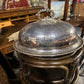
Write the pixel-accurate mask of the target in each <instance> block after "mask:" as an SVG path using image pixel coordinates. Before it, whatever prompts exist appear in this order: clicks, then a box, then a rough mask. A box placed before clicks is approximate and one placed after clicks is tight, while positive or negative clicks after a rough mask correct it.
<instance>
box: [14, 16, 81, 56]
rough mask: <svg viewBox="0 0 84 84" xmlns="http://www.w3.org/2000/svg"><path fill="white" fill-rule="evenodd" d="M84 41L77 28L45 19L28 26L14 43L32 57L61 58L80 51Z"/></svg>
mask: <svg viewBox="0 0 84 84" xmlns="http://www.w3.org/2000/svg"><path fill="white" fill-rule="evenodd" d="M82 46H83V41H82V39H81V38H80V37H79V36H78V35H77V32H76V30H75V28H74V27H73V26H72V25H71V24H69V23H67V22H64V21H57V20H55V19H53V18H46V19H45V18H44V19H42V20H39V21H37V22H34V23H30V24H27V25H26V26H25V27H24V28H23V29H22V30H21V31H20V33H19V39H18V40H17V41H16V42H14V48H15V49H16V50H17V51H18V52H21V53H24V54H27V55H30V56H59V55H64V54H69V53H72V52H75V51H77V50H79V49H80V48H81V47H82Z"/></svg>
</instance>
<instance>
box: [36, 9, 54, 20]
mask: <svg viewBox="0 0 84 84" xmlns="http://www.w3.org/2000/svg"><path fill="white" fill-rule="evenodd" d="M42 12H49V13H50V18H54V16H55V14H54V12H53V11H52V10H50V9H42V10H40V11H39V12H38V13H37V14H36V16H37V17H38V18H39V19H40V20H42V18H41V17H40V14H41V13H42ZM47 17H49V16H47ZM44 18H46V17H44Z"/></svg>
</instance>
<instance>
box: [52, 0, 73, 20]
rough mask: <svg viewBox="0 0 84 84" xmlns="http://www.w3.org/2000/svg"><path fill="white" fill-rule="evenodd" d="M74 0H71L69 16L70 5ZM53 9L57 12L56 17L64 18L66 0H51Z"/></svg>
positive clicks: (68, 13)
mask: <svg viewBox="0 0 84 84" xmlns="http://www.w3.org/2000/svg"><path fill="white" fill-rule="evenodd" d="M71 4H72V0H69V6H68V12H67V16H69V15H70V5H71ZM51 9H52V10H53V11H54V13H55V17H56V18H60V19H63V17H64V12H65V11H66V10H65V0H51Z"/></svg>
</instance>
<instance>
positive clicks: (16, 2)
mask: <svg viewBox="0 0 84 84" xmlns="http://www.w3.org/2000/svg"><path fill="white" fill-rule="evenodd" d="M27 7H31V5H30V0H6V2H5V9H17V8H27Z"/></svg>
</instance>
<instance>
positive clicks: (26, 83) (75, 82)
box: [20, 70, 79, 84]
mask: <svg viewBox="0 0 84 84" xmlns="http://www.w3.org/2000/svg"><path fill="white" fill-rule="evenodd" d="M20 78H21V80H22V81H23V84H30V83H29V81H28V80H26V78H25V77H23V74H22V73H21V74H20ZM78 78H79V74H78V70H76V73H75V76H74V79H73V81H72V82H71V83H69V84H77V82H78ZM56 84H57V83H56ZM67 84H68V83H67Z"/></svg>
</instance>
